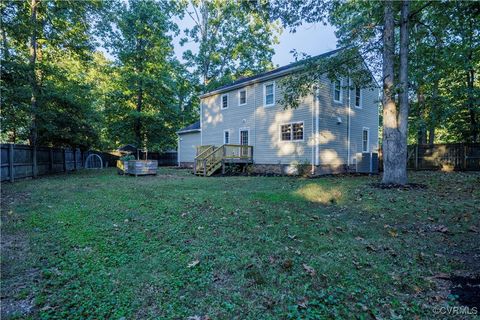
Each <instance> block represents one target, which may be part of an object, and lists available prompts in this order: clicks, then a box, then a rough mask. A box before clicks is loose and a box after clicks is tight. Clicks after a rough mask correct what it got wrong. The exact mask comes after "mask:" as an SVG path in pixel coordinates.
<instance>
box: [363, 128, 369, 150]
mask: <svg viewBox="0 0 480 320" xmlns="http://www.w3.org/2000/svg"><path fill="white" fill-rule="evenodd" d="M369 143H370V129H369V128H365V127H363V132H362V152H368V145H369Z"/></svg>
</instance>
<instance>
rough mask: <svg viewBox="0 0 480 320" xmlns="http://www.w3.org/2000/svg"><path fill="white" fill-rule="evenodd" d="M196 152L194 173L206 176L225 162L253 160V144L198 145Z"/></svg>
mask: <svg viewBox="0 0 480 320" xmlns="http://www.w3.org/2000/svg"><path fill="white" fill-rule="evenodd" d="M197 154H198V155H197V156H196V157H195V160H194V167H193V170H194V173H195V174H197V173H199V174H202V175H204V176H207V175H211V174H212V173H213V172H214V171H216V170H217V169H218V167H219V166H220V164H222V165H223V164H224V163H225V162H228V163H236V162H238V163H247V162H250V161H253V146H248V145H240V144H224V145H222V146H220V147H218V148H215V146H211V145H209V146H198V147H197Z"/></svg>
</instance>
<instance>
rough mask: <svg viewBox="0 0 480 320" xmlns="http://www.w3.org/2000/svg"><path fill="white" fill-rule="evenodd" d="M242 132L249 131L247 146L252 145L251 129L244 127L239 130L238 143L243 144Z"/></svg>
mask: <svg viewBox="0 0 480 320" xmlns="http://www.w3.org/2000/svg"><path fill="white" fill-rule="evenodd" d="M241 131H248V141H247V145H250V127H243V128H239V129H238V143H239V144H242V135H241Z"/></svg>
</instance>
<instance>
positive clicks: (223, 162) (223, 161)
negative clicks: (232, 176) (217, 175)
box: [222, 160, 225, 174]
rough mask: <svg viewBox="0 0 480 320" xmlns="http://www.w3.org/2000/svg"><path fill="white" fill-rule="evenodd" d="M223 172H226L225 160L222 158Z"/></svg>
mask: <svg viewBox="0 0 480 320" xmlns="http://www.w3.org/2000/svg"><path fill="white" fill-rule="evenodd" d="M222 174H225V160H222Z"/></svg>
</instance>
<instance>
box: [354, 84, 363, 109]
mask: <svg viewBox="0 0 480 320" xmlns="http://www.w3.org/2000/svg"><path fill="white" fill-rule="evenodd" d="M355 107H357V108H359V109H361V108H362V89H361V88H360V87H359V86H355Z"/></svg>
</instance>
